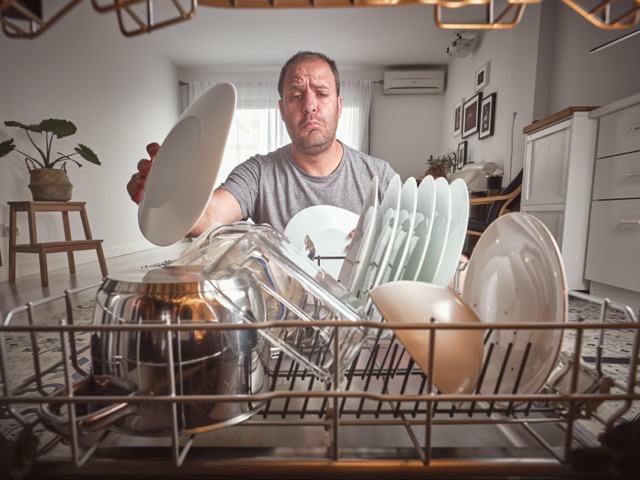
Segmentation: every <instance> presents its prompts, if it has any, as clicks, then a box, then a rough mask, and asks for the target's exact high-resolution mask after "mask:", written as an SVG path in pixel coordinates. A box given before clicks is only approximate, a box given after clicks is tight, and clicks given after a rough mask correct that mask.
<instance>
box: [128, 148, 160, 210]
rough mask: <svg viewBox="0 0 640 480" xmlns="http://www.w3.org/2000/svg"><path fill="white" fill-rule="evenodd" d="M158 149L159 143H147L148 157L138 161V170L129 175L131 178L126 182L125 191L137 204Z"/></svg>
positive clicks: (140, 198)
mask: <svg viewBox="0 0 640 480" xmlns="http://www.w3.org/2000/svg"><path fill="white" fill-rule="evenodd" d="M158 150H160V145H159V144H157V143H155V142H154V143H150V144H149V145H147V153H148V154H149V159H146V158H143V159H142V160H140V161H139V162H138V171H137V172H136V173H134V174H133V175H131V180H129V183H127V192H128V193H129V196H130V197H131V200H133V201H134V202H135V203H137V204H139V203H140V201H141V200H142V192H143V191H144V187H145V185H146V183H147V176H148V175H149V171H150V170H151V164H152V163H153V160H154V159H155V158H156V155H157V154H158Z"/></svg>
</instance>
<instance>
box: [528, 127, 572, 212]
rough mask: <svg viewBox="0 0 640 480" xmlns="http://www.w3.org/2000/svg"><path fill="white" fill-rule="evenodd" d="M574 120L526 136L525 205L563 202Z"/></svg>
mask: <svg viewBox="0 0 640 480" xmlns="http://www.w3.org/2000/svg"><path fill="white" fill-rule="evenodd" d="M570 127H571V121H566V122H561V123H559V124H558V125H555V126H553V127H550V128H547V129H545V130H544V131H541V132H538V133H535V134H533V135H530V136H528V137H527V140H526V152H525V160H524V162H525V164H524V169H525V170H524V180H523V185H522V204H523V205H528V204H537V205H539V204H553V203H564V197H565V194H566V184H567V182H566V174H567V163H568V162H567V159H568V155H569V143H570V140H571V138H570V137H571V130H570Z"/></svg>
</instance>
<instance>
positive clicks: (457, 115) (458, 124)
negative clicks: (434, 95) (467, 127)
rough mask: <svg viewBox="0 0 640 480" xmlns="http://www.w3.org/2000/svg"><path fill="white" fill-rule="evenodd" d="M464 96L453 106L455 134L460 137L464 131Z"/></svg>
mask: <svg viewBox="0 0 640 480" xmlns="http://www.w3.org/2000/svg"><path fill="white" fill-rule="evenodd" d="M463 104H464V98H462V99H460V101H459V102H458V103H456V104H455V106H454V107H453V136H454V137H458V136H460V134H461V132H462V105H463Z"/></svg>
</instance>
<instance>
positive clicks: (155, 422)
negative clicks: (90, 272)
mask: <svg viewBox="0 0 640 480" xmlns="http://www.w3.org/2000/svg"><path fill="white" fill-rule="evenodd" d="M200 270H201V267H191V266H166V267H162V268H156V269H152V270H140V271H135V272H128V273H127V274H124V275H118V276H110V277H109V278H107V279H106V280H104V282H103V284H102V286H101V287H100V289H99V290H98V293H97V296H96V307H95V314H94V324H95V325H102V326H113V327H114V328H113V329H107V330H100V331H96V332H94V333H93V335H92V338H91V357H92V378H91V380H90V381H88V382H85V384H84V386H83V388H82V389H81V390H83V391H80V392H78V391H76V392H74V394H75V395H82V394H83V393H84V394H85V395H87V394H88V395H103V396H109V395H118V396H120V395H123V396H126V395H151V396H169V395H172V396H177V397H178V401H177V402H175V403H173V402H171V403H169V402H148V403H135V402H126V401H124V402H122V404H120V405H95V404H93V405H89V406H88V413H87V415H86V416H84V417H83V418H82V420H81V422H80V423H81V427H86V429H87V430H88V431H91V430H93V429H95V427H96V426H97V427H100V428H102V427H104V426H107V428H109V429H111V430H116V431H119V432H123V433H128V434H136V435H169V434H171V433H172V431H173V428H174V426H177V430H178V432H179V433H180V434H192V433H199V432H203V431H207V430H211V429H215V428H219V427H222V426H226V425H232V424H235V423H238V422H241V421H243V420H245V419H247V418H249V417H250V416H251V415H253V414H254V413H255V412H256V411H258V410H259V409H260V408H261V406H262V403H254V402H248V401H232V402H222V401H216V398H215V397H216V395H231V394H242V395H247V394H256V393H260V392H262V391H263V390H264V389H265V388H266V387H267V386H268V381H267V378H265V372H264V370H265V369H264V362H265V361H266V355H267V352H268V348H266V347H267V346H266V344H265V341H264V340H263V339H261V338H259V336H258V335H257V333H256V331H255V330H250V329H244V330H243V329H229V330H212V329H208V330H207V329H198V328H197V324H207V323H211V322H214V323H221V324H239V323H241V320H240V319H238V318H236V314H235V313H234V312H232V311H229V310H228V309H227V308H225V307H224V306H222V305H221V304H220V303H218V302H217V301H216V300H215V298H211V297H210V298H209V299H205V298H204V296H203V294H202V290H201V285H202V282H201V277H200ZM217 287H218V288H219V289H220V291H222V292H225V297H226V299H225V300H226V301H228V300H229V299H231V301H232V302H233V304H234V305H235V306H236V307H237V308H238V310H239V311H242V312H243V313H244V314H248V315H253V316H255V317H256V318H262V317H264V311H265V307H264V299H263V297H262V294H261V291H260V289H259V287H258V286H257V285H256V283H255V280H254V279H253V276H252V275H251V274H250V273H249V272H246V271H238V272H236V274H235V275H233V276H232V277H229V278H225V279H221V280H219V281H218V282H217ZM122 325H137V326H140V327H141V328H140V329H134V330H118V329H117V327H118V326H122ZM150 325H189V326H193V327H194V328H189V329H187V330H171V329H168V330H159V329H156V330H151V329H147V330H145V329H144V328H142V327H145V326H147V327H148V326H150ZM171 371H173V376H174V381H173V382H172V381H171V376H172V374H171ZM185 395H208V396H211V400H210V401H207V402H195V401H194V402H189V403H187V402H184V401H182V400H180V397H181V396H185ZM174 404H175V405H176V410H175V411H174V410H173V405H174ZM48 413H49V414H48V415H47V416H48V417H49V418H50V423H52V422H53V421H52V420H51V417H52V416H53V417H55V413H52V412H51V409H49V411H48ZM57 423H61V422H59V421H58V422H57ZM58 429H59V428H58Z"/></svg>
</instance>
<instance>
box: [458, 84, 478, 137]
mask: <svg viewBox="0 0 640 480" xmlns="http://www.w3.org/2000/svg"><path fill="white" fill-rule="evenodd" d="M481 100H482V94H480V93H476V94H475V95H474V96H473V97H471V98H470V99H469V100H467V101H466V102H464V106H463V108H462V138H467V137H469V136H470V135H473V134H474V133H477V132H478V119H479V118H480V102H481Z"/></svg>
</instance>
